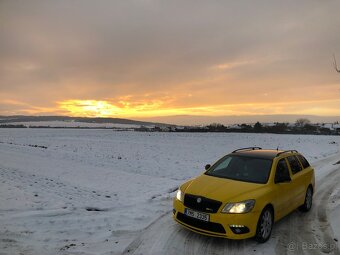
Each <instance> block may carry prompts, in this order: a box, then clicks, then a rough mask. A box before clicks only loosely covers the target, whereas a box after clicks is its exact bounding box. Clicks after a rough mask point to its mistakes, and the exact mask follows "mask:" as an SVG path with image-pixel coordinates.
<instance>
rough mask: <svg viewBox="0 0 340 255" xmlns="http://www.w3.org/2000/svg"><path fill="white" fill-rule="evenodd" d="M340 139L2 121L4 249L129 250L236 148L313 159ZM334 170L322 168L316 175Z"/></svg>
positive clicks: (0, 234) (0, 225) (0, 236)
mask: <svg viewBox="0 0 340 255" xmlns="http://www.w3.org/2000/svg"><path fill="white" fill-rule="evenodd" d="M339 143H340V137H339V136H312V135H273V134H238V133H148V132H145V133H144V132H114V131H112V130H103V129H91V130H83V129H4V128H3V129H0V184H1V185H0V254H16V253H18V251H21V252H23V253H24V254H56V253H58V252H60V253H62V254H64V253H67V252H71V251H72V252H78V253H79V254H112V252H113V253H114V254H115V253H116V254H120V253H121V252H122V251H123V250H124V249H125V247H126V246H128V245H129V243H130V242H131V241H132V240H133V238H134V237H135V235H136V233H138V231H141V230H142V229H144V228H145V227H146V226H148V225H149V224H150V223H151V222H153V221H155V220H156V219H157V218H159V217H160V216H161V215H164V214H166V213H168V212H170V211H171V210H172V197H173V195H174V192H175V190H176V189H177V187H178V186H179V185H180V184H181V183H183V182H184V181H185V180H187V179H189V178H192V177H194V176H196V175H198V174H200V173H201V172H203V171H204V165H206V164H208V163H213V162H214V161H216V160H217V159H219V158H220V157H221V156H223V155H225V154H227V153H229V152H230V151H232V150H234V149H236V148H241V147H249V146H261V147H263V148H277V147H279V149H281V150H286V149H296V150H298V151H300V152H301V153H302V154H303V155H305V156H306V158H307V159H308V160H309V161H310V162H311V163H313V162H317V161H318V162H319V161H320V160H322V159H324V158H326V157H327V156H330V155H333V154H335V153H338V152H339ZM330 168H331V167H328V168H327V167H321V166H320V168H317V169H316V171H317V172H316V175H317V178H319V177H321V176H325V175H326V174H327V172H329V171H330ZM336 208H339V206H338V207H336ZM336 211H337V212H338V211H339V210H338V209H337V210H336ZM333 218H334V217H333ZM78 253H77V254H78Z"/></svg>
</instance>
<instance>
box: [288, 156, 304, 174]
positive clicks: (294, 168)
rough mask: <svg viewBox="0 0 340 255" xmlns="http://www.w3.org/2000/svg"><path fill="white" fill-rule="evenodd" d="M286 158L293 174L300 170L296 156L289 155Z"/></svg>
mask: <svg viewBox="0 0 340 255" xmlns="http://www.w3.org/2000/svg"><path fill="white" fill-rule="evenodd" d="M287 159H288V162H289V165H290V168H291V169H292V173H293V174H296V173H297V172H299V171H301V170H302V167H301V165H300V162H299V160H298V159H297V157H296V156H289V157H288V158H287Z"/></svg>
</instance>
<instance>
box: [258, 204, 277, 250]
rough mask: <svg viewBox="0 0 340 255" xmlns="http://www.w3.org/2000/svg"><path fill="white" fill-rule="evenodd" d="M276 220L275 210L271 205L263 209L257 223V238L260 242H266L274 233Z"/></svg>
mask: <svg viewBox="0 0 340 255" xmlns="http://www.w3.org/2000/svg"><path fill="white" fill-rule="evenodd" d="M273 222H274V215H273V210H272V209H271V208H270V207H266V208H264V209H263V211H262V213H261V215H260V218H259V221H258V223H257V228H256V235H255V240H256V241H258V242H259V243H264V242H266V241H267V240H268V239H269V237H270V234H271V233H272V228H273Z"/></svg>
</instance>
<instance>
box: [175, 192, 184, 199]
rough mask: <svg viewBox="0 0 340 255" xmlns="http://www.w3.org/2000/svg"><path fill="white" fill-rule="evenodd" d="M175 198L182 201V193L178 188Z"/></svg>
mask: <svg viewBox="0 0 340 255" xmlns="http://www.w3.org/2000/svg"><path fill="white" fill-rule="evenodd" d="M176 198H177V200H179V201H181V202H183V201H184V193H183V192H182V191H181V190H180V189H178V190H177V194H176Z"/></svg>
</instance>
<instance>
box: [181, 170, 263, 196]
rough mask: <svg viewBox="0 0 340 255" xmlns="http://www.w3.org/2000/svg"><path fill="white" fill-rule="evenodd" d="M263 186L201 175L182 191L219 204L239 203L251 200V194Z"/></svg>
mask: <svg viewBox="0 0 340 255" xmlns="http://www.w3.org/2000/svg"><path fill="white" fill-rule="evenodd" d="M264 186H265V185H264V184H258V183H250V182H242V181H236V180H231V179H225V178H220V177H214V176H209V175H206V174H203V175H201V176H199V177H197V178H195V179H193V180H192V181H191V182H190V183H189V185H188V186H187V187H186V188H185V189H184V190H183V191H184V193H187V194H192V195H198V196H202V197H206V198H210V199H214V200H218V201H221V202H239V201H241V200H243V199H251V198H253V197H252V193H253V192H255V190H259V189H262V188H263V187H264ZM254 195H255V194H254ZM239 199H241V200H239Z"/></svg>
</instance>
